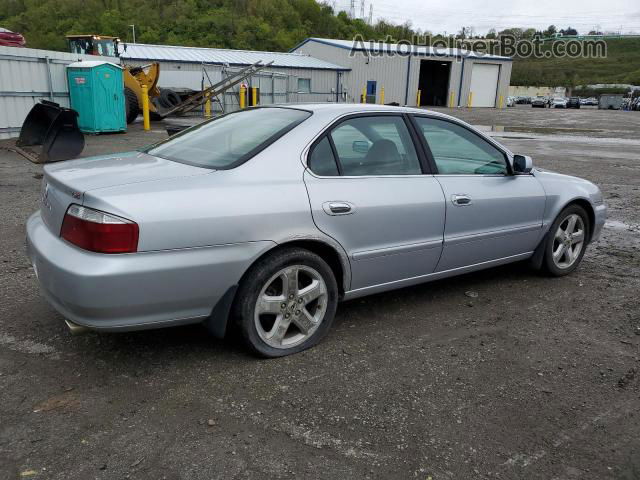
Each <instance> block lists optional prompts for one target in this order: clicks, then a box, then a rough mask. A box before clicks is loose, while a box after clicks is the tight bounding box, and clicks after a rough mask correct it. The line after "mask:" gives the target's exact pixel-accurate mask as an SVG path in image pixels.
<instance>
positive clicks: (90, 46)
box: [67, 35, 120, 57]
mask: <svg viewBox="0 0 640 480" xmlns="http://www.w3.org/2000/svg"><path fill="white" fill-rule="evenodd" d="M67 41H68V42H69V51H70V52H71V53H79V54H83V55H100V56H103V57H119V56H120V53H119V52H118V44H119V43H120V39H119V38H118V37H108V36H105V35H67Z"/></svg>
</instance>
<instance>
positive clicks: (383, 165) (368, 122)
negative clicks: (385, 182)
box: [330, 115, 422, 176]
mask: <svg viewBox="0 0 640 480" xmlns="http://www.w3.org/2000/svg"><path fill="white" fill-rule="evenodd" d="M330 135H331V139H332V141H333V143H334V145H335V149H336V153H337V155H338V161H339V162H340V167H341V170H342V175H346V176H368V175H369V176H377V175H420V174H421V173H422V169H421V167H420V161H419V160H418V155H417V153H416V150H415V147H414V145H413V141H412V140H411V136H410V134H409V131H408V129H407V126H406V124H405V122H404V120H403V118H402V117H400V116H389V115H381V116H366V117H356V118H351V119H349V120H345V121H344V122H342V123H340V124H339V125H338V126H337V127H335V128H334V129H333V130H332V131H331V134H330Z"/></svg>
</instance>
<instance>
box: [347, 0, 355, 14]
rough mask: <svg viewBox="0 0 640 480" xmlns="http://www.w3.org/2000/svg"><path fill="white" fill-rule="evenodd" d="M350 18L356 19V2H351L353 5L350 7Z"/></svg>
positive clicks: (353, 0)
mask: <svg viewBox="0 0 640 480" xmlns="http://www.w3.org/2000/svg"><path fill="white" fill-rule="evenodd" d="M349 17H351V18H355V17H356V0H351V4H350V5H349Z"/></svg>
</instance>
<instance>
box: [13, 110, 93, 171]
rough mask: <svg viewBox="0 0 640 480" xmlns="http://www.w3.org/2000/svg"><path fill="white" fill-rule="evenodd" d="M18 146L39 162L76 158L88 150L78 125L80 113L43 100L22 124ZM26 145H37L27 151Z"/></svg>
mask: <svg viewBox="0 0 640 480" xmlns="http://www.w3.org/2000/svg"><path fill="white" fill-rule="evenodd" d="M16 146H18V147H21V149H22V152H23V153H25V154H26V155H27V156H28V157H29V159H30V160H32V161H35V162H36V163H48V162H58V161H60V160H70V159H72V158H76V157H77V156H78V155H80V153H81V152H82V149H84V135H83V134H82V132H81V131H80V129H79V128H78V112H76V111H75V110H72V109H70V108H64V107H61V106H60V105H58V104H57V103H54V102H49V101H47V100H41V101H40V103H37V104H36V105H34V107H33V108H32V109H31V111H30V112H29V114H28V115H27V118H26V119H25V121H24V123H23V124H22V128H21V130H20V137H19V138H18V141H17V142H16ZM22 147H33V148H29V149H27V150H25V149H23V148H22Z"/></svg>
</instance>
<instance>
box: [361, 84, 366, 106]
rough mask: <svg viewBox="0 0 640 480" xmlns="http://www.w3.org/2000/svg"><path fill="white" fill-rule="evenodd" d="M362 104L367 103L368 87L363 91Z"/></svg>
mask: <svg viewBox="0 0 640 480" xmlns="http://www.w3.org/2000/svg"><path fill="white" fill-rule="evenodd" d="M361 103H367V87H364V88H363V89H362V102H361Z"/></svg>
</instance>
